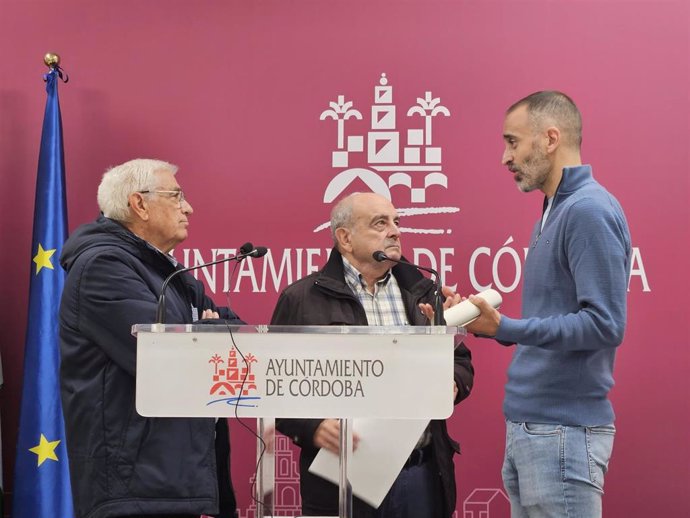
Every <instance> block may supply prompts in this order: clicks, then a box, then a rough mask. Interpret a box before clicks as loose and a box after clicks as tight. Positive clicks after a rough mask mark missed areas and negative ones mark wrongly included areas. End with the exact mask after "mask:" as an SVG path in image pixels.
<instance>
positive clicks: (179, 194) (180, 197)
mask: <svg viewBox="0 0 690 518" xmlns="http://www.w3.org/2000/svg"><path fill="white" fill-rule="evenodd" d="M137 192H138V193H139V194H169V195H170V196H169V197H170V198H177V201H179V202H180V208H182V203H184V201H185V197H184V193H183V192H182V191H181V190H180V191H165V190H157V191H137Z"/></svg>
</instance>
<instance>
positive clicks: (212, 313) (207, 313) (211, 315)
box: [201, 309, 220, 320]
mask: <svg viewBox="0 0 690 518" xmlns="http://www.w3.org/2000/svg"><path fill="white" fill-rule="evenodd" d="M207 318H220V316H218V312H217V311H213V310H212V309H205V310H204V311H203V312H202V313H201V320H204V319H207Z"/></svg>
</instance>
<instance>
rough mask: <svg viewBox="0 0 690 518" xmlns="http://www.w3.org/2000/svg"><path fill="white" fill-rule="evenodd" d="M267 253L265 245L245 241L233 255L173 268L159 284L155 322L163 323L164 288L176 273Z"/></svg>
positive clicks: (238, 260) (261, 255) (239, 260)
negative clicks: (160, 284) (159, 290)
mask: <svg viewBox="0 0 690 518" xmlns="http://www.w3.org/2000/svg"><path fill="white" fill-rule="evenodd" d="M267 253H268V249H267V248H266V247H265V246H257V247H255V246H254V245H253V244H251V243H250V242H247V243H245V244H243V245H242V246H241V247H240V250H239V254H237V255H233V256H232V257H224V258H223V259H218V260H216V261H211V262H209V263H203V264H197V265H196V266H188V267H187V268H180V269H179V270H175V271H174V272H172V273H171V274H170V275H168V276H167V277H166V278H165V280H164V281H163V285H162V286H161V292H160V295H159V296H158V307H157V308H156V324H165V290H166V289H167V288H168V284H170V281H171V280H172V279H173V278H174V277H176V276H177V275H180V274H181V273H184V272H188V271H191V270H196V269H197V268H203V267H204V266H213V265H214V264H220V263H225V262H228V261H237V262H238V263H239V262H241V261H242V260H243V259H245V258H247V257H263V256H264V255H266V254H267Z"/></svg>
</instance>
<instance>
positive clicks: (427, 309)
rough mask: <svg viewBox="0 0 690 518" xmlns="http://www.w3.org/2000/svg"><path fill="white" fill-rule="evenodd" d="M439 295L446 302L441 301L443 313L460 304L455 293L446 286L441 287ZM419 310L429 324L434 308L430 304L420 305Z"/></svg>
mask: <svg viewBox="0 0 690 518" xmlns="http://www.w3.org/2000/svg"><path fill="white" fill-rule="evenodd" d="M441 293H443V296H444V297H446V300H445V301H443V310H444V311H445V310H446V309H448V308H449V307H451V306H455V305H456V304H459V303H460V302H462V298H461V297H460V295H458V294H457V293H455V292H454V291H453V290H451V289H450V288H449V287H448V286H443V288H441ZM419 309H420V310H421V311H422V313H424V316H425V317H426V318H428V319H429V322H433V321H434V307H433V306H432V305H431V304H420V305H419Z"/></svg>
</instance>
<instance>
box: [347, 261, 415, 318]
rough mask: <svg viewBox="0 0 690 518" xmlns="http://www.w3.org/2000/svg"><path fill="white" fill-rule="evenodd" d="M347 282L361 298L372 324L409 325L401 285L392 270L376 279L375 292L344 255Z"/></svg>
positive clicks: (360, 300)
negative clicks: (368, 289)
mask: <svg viewBox="0 0 690 518" xmlns="http://www.w3.org/2000/svg"><path fill="white" fill-rule="evenodd" d="M343 271H344V274H345V283H346V284H347V286H348V287H349V288H350V290H352V292H353V293H354V295H355V296H356V297H357V298H358V299H359V302H360V304H362V307H363V308H364V312H365V313H366V315H367V323H368V324H369V325H371V326H404V325H408V324H409V322H408V321H407V313H406V311H405V304H404V303H403V299H402V294H401V293H400V286H398V282H397V281H396V279H395V276H393V274H392V272H391V270H388V272H387V273H386V275H385V276H384V277H383V278H382V279H380V280H378V281H376V284H375V286H374V293H370V292H368V291H367V285H366V282H364V279H363V278H362V275H361V274H360V273H359V272H358V271H357V269H356V268H355V267H354V266H352V264H350V262H349V261H348V260H347V259H345V258H344V257H343Z"/></svg>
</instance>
